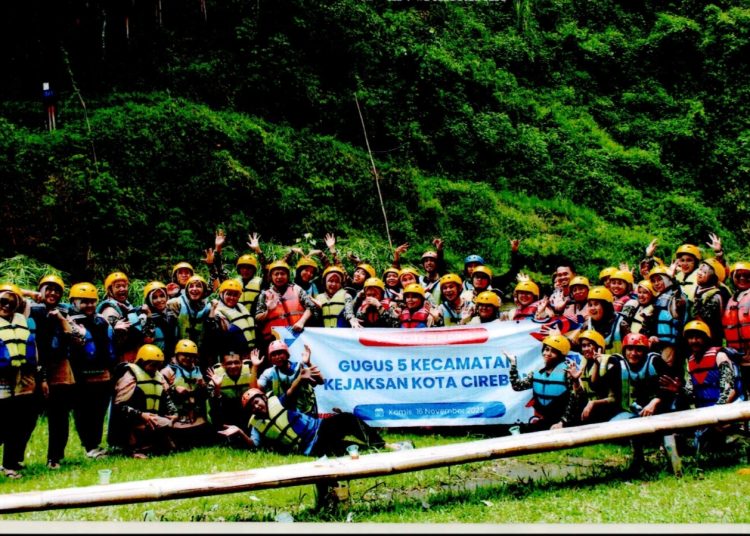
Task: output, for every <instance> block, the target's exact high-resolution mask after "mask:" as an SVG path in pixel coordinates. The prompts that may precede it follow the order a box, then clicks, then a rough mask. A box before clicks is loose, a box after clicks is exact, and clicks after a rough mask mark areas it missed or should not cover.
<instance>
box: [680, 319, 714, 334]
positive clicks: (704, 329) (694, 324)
mask: <svg viewBox="0 0 750 536" xmlns="http://www.w3.org/2000/svg"><path fill="white" fill-rule="evenodd" d="M688 331H700V332H701V333H704V334H705V335H706V337H708V338H711V328H709V327H708V324H706V323H705V322H703V321H701V320H691V321H690V322H688V323H687V324H685V329H683V330H682V334H683V335H685V336H687V332H688Z"/></svg>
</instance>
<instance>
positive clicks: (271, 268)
mask: <svg viewBox="0 0 750 536" xmlns="http://www.w3.org/2000/svg"><path fill="white" fill-rule="evenodd" d="M279 268H281V269H282V270H286V273H287V274H291V273H292V270H291V268H289V265H288V264H287V263H285V262H284V261H273V262H272V263H271V264H269V265H268V273H269V274H270V273H271V272H273V271H274V270H277V269H279Z"/></svg>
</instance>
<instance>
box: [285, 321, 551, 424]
mask: <svg viewBox="0 0 750 536" xmlns="http://www.w3.org/2000/svg"><path fill="white" fill-rule="evenodd" d="M540 327H541V326H540V324H538V323H536V322H533V321H531V320H523V321H520V322H517V321H507V322H489V323H486V324H481V325H476V326H460V327H442V328H426V329H390V328H364V329H346V328H341V329H330V328H328V329H327V328H306V329H305V330H304V331H303V332H302V333H300V334H294V333H293V332H291V331H290V330H288V329H286V328H281V329H277V333H278V334H279V335H280V336H281V338H282V339H283V340H285V341H286V342H287V344H288V345H289V350H290V354H291V357H290V358H291V360H292V361H299V360H300V355H301V352H302V349H303V347H304V346H305V345H307V346H309V348H310V351H311V362H312V364H313V365H316V366H317V367H318V368H319V369H320V371H321V373H322V374H323V378H324V379H325V382H324V384H323V385H319V386H317V387H316V388H315V396H316V397H317V400H318V411H319V412H320V413H321V414H328V413H333V411H334V408H338V409H340V410H341V411H349V412H352V413H354V414H355V415H357V416H358V417H360V418H362V419H363V420H365V421H367V422H368V424H370V425H372V426H376V427H409V426H465V425H484V424H516V423H521V422H528V421H529V419H530V418H531V416H532V415H533V411H532V408H531V407H529V401H530V400H531V390H530V389H529V390H526V391H518V392H517V391H514V390H513V389H512V388H511V386H510V363H509V362H508V359H507V358H506V357H505V355H504V353H508V354H512V355H515V356H516V357H517V358H518V360H517V363H518V370H519V375H520V376H521V377H523V376H525V375H526V374H527V373H529V372H531V371H533V370H535V369H540V368H541V367H542V365H543V361H542V356H541V354H542V352H541V350H542V345H541V343H540V342H539V340H538V339H540V338H542V337H540ZM275 329H276V328H275Z"/></svg>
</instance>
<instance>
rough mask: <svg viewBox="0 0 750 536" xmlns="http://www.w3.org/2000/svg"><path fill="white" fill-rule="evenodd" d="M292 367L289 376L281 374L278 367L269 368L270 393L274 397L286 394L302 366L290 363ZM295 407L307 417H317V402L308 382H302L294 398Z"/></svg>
mask: <svg viewBox="0 0 750 536" xmlns="http://www.w3.org/2000/svg"><path fill="white" fill-rule="evenodd" d="M290 364H291V365H292V367H293V369H292V373H291V374H285V373H283V372H281V371H280V370H279V369H278V367H271V370H272V372H271V392H272V393H273V394H274V396H279V395H281V394H286V391H287V389H289V387H290V386H291V385H292V383H293V382H294V379H295V378H296V377H297V375H298V374H299V372H300V368H299V367H301V366H302V365H300V364H299V363H290ZM295 399H296V400H295V407H296V408H297V409H298V410H299V411H301V412H302V413H307V414H308V415H314V416H316V417H317V413H318V407H317V400H316V398H315V391H314V388H313V386H312V385H311V384H310V383H308V382H303V383H302V384H301V385H300V386H299V388H298V390H297V392H296V397H295Z"/></svg>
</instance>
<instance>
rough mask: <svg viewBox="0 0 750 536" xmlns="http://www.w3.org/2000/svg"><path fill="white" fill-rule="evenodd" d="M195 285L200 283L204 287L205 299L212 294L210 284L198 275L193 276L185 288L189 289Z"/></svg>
mask: <svg viewBox="0 0 750 536" xmlns="http://www.w3.org/2000/svg"><path fill="white" fill-rule="evenodd" d="M193 283H200V284H201V285H202V286H203V297H204V298H205V297H206V296H208V295H209V294H210V292H209V291H208V283H206V280H205V279H203V278H202V277H201V276H199V275H198V274H193V275H191V276H190V279H188V280H187V282H186V283H185V288H188V287H189V286H190V285H191V284H193Z"/></svg>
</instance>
